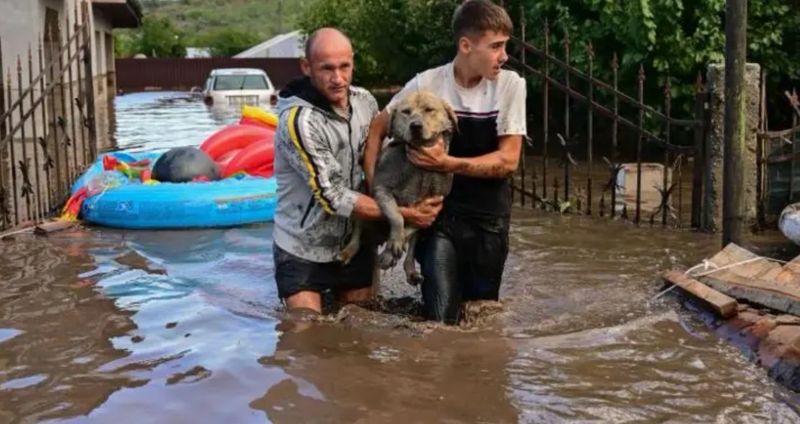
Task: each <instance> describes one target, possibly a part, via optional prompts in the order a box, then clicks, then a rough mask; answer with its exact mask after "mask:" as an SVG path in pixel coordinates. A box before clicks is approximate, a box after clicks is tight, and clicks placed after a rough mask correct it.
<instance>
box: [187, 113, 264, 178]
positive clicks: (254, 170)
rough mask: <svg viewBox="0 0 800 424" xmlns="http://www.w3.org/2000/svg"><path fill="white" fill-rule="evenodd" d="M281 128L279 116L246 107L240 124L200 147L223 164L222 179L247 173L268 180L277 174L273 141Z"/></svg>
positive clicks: (227, 128)
mask: <svg viewBox="0 0 800 424" xmlns="http://www.w3.org/2000/svg"><path fill="white" fill-rule="evenodd" d="M277 125H278V117H277V115H275V114H273V113H269V112H266V111H264V110H262V109H259V108H257V107H254V106H244V107H243V108H242V118H241V119H240V120H239V122H238V123H236V124H232V125H228V126H227V127H224V128H222V129H220V130H219V131H217V132H215V133H214V134H212V135H211V136H210V137H208V138H207V139H206V140H205V141H204V142H203V143H202V144H201V145H200V150H202V151H204V152H206V154H208V156H210V157H211V159H213V160H214V161H215V162H216V163H217V165H219V168H220V171H221V174H222V177H229V176H231V175H235V174H237V173H239V172H246V173H247V174H249V175H256V176H261V177H267V178H268V177H271V176H272V174H273V171H274V169H273V165H272V164H273V158H274V154H275V150H274V144H273V139H274V137H275V129H276V128H277Z"/></svg>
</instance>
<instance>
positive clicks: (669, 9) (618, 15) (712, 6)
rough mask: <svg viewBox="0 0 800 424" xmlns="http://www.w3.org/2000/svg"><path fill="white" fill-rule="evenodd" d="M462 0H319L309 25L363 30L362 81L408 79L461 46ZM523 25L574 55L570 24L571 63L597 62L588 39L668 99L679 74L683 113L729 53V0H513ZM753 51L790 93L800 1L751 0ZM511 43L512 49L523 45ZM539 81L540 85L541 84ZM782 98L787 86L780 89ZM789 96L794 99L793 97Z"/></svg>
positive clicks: (307, 10) (629, 77)
mask: <svg viewBox="0 0 800 424" xmlns="http://www.w3.org/2000/svg"><path fill="white" fill-rule="evenodd" d="M459 3H460V1H458V0H312V1H310V2H308V3H307V4H306V5H305V7H304V8H303V10H302V12H301V15H300V18H299V25H300V28H301V29H303V30H304V31H306V32H311V31H313V30H315V29H317V28H319V27H322V26H335V27H337V28H340V29H342V30H343V31H344V32H346V33H347V34H348V35H350V36H351V38H352V39H353V44H354V47H355V50H356V67H357V72H356V79H357V82H359V83H360V84H362V85H367V86H378V85H389V84H402V83H403V82H405V81H407V80H408V79H409V78H410V77H411V76H413V75H414V74H415V73H416V72H419V71H421V70H423V69H426V68H428V67H431V66H435V65H438V64H441V63H444V62H445V61H447V60H448V59H449V58H450V57H451V56H452V54H453V52H454V42H453V40H452V36H451V34H450V27H449V24H450V19H449V17H450V16H451V15H452V13H453V10H454V9H455V7H456V6H457V5H458V4H459ZM503 3H504V5H505V7H506V9H507V10H508V11H509V13H510V14H511V16H512V19H513V20H514V22H515V26H516V27H517V28H516V32H517V34H519V23H520V13H524V17H525V22H526V28H527V32H528V34H527V39H528V40H529V41H530V42H531V43H533V44H535V45H537V46H541V44H542V41H543V31H542V29H543V28H544V24H545V22H546V21H547V22H549V23H550V29H551V45H550V50H551V52H552V53H553V54H555V55H557V56H558V57H560V58H563V57H564V49H563V44H564V40H565V35H564V34H565V33H566V32H569V36H570V45H571V53H572V54H571V63H572V64H573V65H574V66H576V67H578V68H580V69H587V67H588V60H587V59H588V56H587V48H586V47H587V45H588V44H589V43H590V42H591V43H592V45H593V49H594V52H595V59H594V60H595V74H596V75H597V76H598V77H599V78H600V79H602V80H605V81H610V80H611V69H612V68H611V58H612V56H613V55H614V54H615V53H616V54H617V55H618V57H619V64H620V87H622V89H623V91H625V92H628V93H634V92H635V87H636V83H637V82H636V81H637V74H638V70H639V67H640V66H643V67H644V69H645V71H646V73H647V79H646V81H645V84H646V90H647V91H646V98H647V99H648V102H649V103H657V100H660V99H662V98H663V86H664V83H665V78H666V76H667V75H669V76H670V77H671V85H672V87H673V88H672V95H673V97H674V100H675V104H674V106H673V107H674V109H676V113H681V112H678V110H682V113H689V111H690V110H691V105H692V96H693V94H694V82H695V79H696V77H697V75H698V74H704V73H705V68H706V66H707V65H708V64H709V63H722V62H724V49H725V47H724V45H725V34H724V15H725V12H724V8H725V0H704V1H689V0H635V1H633V0H632V1H619V0H505V1H504V2H503ZM749 5H750V6H749V8H750V10H749V19H748V49H749V51H748V60H749V61H750V62H757V63H760V64H761V65H762V66H763V67H764V69H766V70H767V73H768V90H769V92H770V93H777V94H780V93H782V92H783V90H785V89H787V88H790V87H791V86H792V85H793V84H797V83H798V80H799V79H800V14H798V13H792V12H791V11H793V10H799V9H800V0H761V1H758V2H749ZM518 48H519V47H518V45H516V44H515V43H511V45H510V46H509V51H510V53H512V54H515V53H516V52H518V51H519V50H518ZM532 81H533V82H534V83H533V85H532V88H533V90H532V94H533V93H535V90H536V88H537V84H536V83H535V80H532ZM771 97H777V98H779V100H781V99H780V96H779V95H773V96H771ZM784 103H785V102H784Z"/></svg>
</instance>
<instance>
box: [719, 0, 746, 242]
mask: <svg viewBox="0 0 800 424" xmlns="http://www.w3.org/2000/svg"><path fill="white" fill-rule="evenodd" d="M746 60H747V0H727V7H726V9H725V130H724V144H723V150H724V152H723V158H724V159H723V161H724V163H723V170H722V184H723V187H722V193H723V194H722V245H723V247H724V246H726V245H727V244H728V243H737V244H741V243H742V235H743V234H744V224H745V223H744V216H745V210H744V193H745V187H744V184H743V183H742V182H743V176H744V166H743V165H744V164H743V162H742V158H743V157H744V154H745V123H746V121H745V93H744V74H745V62H746Z"/></svg>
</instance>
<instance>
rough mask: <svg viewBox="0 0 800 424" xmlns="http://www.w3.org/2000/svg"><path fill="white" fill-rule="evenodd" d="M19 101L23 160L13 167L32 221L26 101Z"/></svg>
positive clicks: (19, 69)
mask: <svg viewBox="0 0 800 424" xmlns="http://www.w3.org/2000/svg"><path fill="white" fill-rule="evenodd" d="M17 89H18V91H19V92H20V93H21V92H22V60H21V59H20V57H19V56H17ZM19 100H20V102H19V103H18V104H19V107H18V109H19V116H20V122H21V123H22V128H21V129H20V136H21V139H20V145H21V147H22V152H21V153H22V159H21V160H20V161H19V163H17V161H16V160H15V161H14V162H13V164H12V166H19V172H20V177H21V178H22V181H21V183H22V197H24V198H25V216H26V217H27V219H28V220H30V219H31V218H32V216H31V198H30V193H29V192H28V189H29V187H28V182H29V178H30V176H29V175H28V172H27V171H28V166H27V162H28V143H27V142H26V141H25V138H26V137H25V120H24V119H23V118H22V115H23V114H24V106H25V102H24V100H25V98H24V97H21V98H20V99H19ZM11 150H12V151H13V150H15V149H14V145H13V143H12V145H11Z"/></svg>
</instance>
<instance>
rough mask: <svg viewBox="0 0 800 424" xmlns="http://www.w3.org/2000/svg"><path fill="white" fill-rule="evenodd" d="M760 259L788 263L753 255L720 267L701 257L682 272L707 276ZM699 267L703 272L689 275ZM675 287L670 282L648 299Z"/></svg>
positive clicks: (654, 298) (657, 296) (696, 276)
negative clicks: (699, 261)
mask: <svg viewBox="0 0 800 424" xmlns="http://www.w3.org/2000/svg"><path fill="white" fill-rule="evenodd" d="M760 259H764V260H770V261H775V262H779V263H783V264H786V263H788V261H782V260H780V259H774V258H768V257H766V256H756V257H754V258H750V259H745V260H743V261H739V262H734V263H732V264H728V265H725V266H721V267H720V266H717V265H716V264H714V262H711V261H710V260H708V259H703V262H701V263H699V264H697V265H695V266H693V267H691V268H689V269H687V270H686V272H684V273H683V275H689V276H690V277H692V278H698V277H705V276H707V275H711V274H713V273H715V272H719V271H724V270H726V269H731V268H736V267H738V266H742V265H745V264H749V263H751V262H755V261H757V260H760ZM699 267H703V272H701V273H699V274H692V275H690V273H691V272H693V271H694V270H695V269H696V268H699ZM710 267H713V269H711V270H709V268H710ZM675 287H678V285H677V284H672V285H670V286H669V287H667V288H666V289H664V290H662V291H660V292H659V293H658V294H656V295H655V296H653V297H652V298H650V301H651V302H652V301H654V300H656V299H658V298H659V297H661V296H663V295H665V294H667V293H669V292H670V291H672V289H674V288H675Z"/></svg>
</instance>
